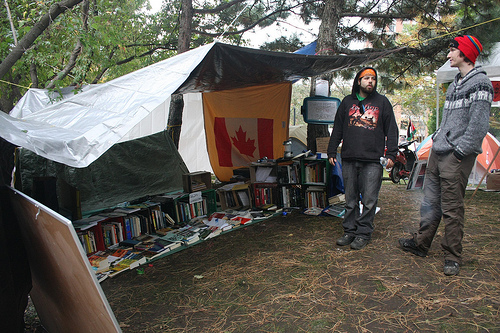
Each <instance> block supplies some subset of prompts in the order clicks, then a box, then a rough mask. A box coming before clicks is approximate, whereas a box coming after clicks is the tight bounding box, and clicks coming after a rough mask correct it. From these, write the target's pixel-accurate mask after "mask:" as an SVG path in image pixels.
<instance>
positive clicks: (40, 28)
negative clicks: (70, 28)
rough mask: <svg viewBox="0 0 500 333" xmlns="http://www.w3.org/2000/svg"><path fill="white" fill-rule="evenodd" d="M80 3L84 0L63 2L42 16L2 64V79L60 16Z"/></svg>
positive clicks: (0, 67) (0, 70) (0, 75)
mask: <svg viewBox="0 0 500 333" xmlns="http://www.w3.org/2000/svg"><path fill="white" fill-rule="evenodd" d="M80 2H82V0H63V1H61V2H58V3H55V4H53V5H52V6H50V8H49V12H48V13H47V14H45V15H43V16H42V18H41V19H40V20H39V21H38V22H37V23H36V24H35V25H34V26H33V28H31V30H30V31H29V32H28V33H27V34H26V35H24V37H23V38H21V40H20V41H19V44H17V45H16V46H15V47H14V48H13V49H12V51H10V53H9V54H8V55H7V57H5V59H3V61H2V62H1V63H0V79H1V78H2V77H3V76H4V75H5V74H7V72H8V71H9V70H10V69H11V68H12V66H14V64H15V63H16V62H17V61H18V60H19V59H20V58H21V57H22V55H23V54H24V52H25V51H26V50H27V49H28V48H29V47H31V45H32V44H33V42H34V41H35V40H36V39H37V38H38V36H40V35H41V34H42V33H43V32H44V31H45V29H47V27H48V26H49V25H50V24H51V23H52V22H54V20H55V19H56V18H57V17H58V16H59V15H61V14H62V13H64V12H65V11H66V10H68V9H71V8H73V7H74V6H76V5H77V4H79V3H80Z"/></svg>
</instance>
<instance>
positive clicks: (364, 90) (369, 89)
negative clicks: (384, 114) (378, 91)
mask: <svg viewBox="0 0 500 333" xmlns="http://www.w3.org/2000/svg"><path fill="white" fill-rule="evenodd" d="M359 90H360V91H362V92H364V93H365V94H371V93H372V92H373V91H374V90H375V88H374V87H373V86H370V88H368V87H362V86H359Z"/></svg>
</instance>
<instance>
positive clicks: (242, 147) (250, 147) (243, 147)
mask: <svg viewBox="0 0 500 333" xmlns="http://www.w3.org/2000/svg"><path fill="white" fill-rule="evenodd" d="M246 133H247V132H245V131H243V130H242V129H241V126H240V129H239V130H238V131H236V138H235V137H231V140H232V141H233V145H234V146H235V147H236V148H237V149H238V150H239V152H240V153H241V154H244V155H247V156H250V157H253V152H254V151H255V149H256V147H255V140H250V139H247V134H246Z"/></svg>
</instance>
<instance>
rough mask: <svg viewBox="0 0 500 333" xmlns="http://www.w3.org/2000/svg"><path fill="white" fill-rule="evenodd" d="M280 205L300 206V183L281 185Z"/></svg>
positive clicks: (301, 200) (301, 202)
mask: <svg viewBox="0 0 500 333" xmlns="http://www.w3.org/2000/svg"><path fill="white" fill-rule="evenodd" d="M281 200H282V201H281V206H282V207H302V206H303V199H302V188H301V186H300V185H290V186H282V187H281Z"/></svg>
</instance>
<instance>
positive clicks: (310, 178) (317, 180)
mask: <svg viewBox="0 0 500 333" xmlns="http://www.w3.org/2000/svg"><path fill="white" fill-rule="evenodd" d="M326 179H327V178H326V167H325V164H324V163H322V162H321V161H318V162H313V163H309V164H307V165H305V168H304V182H305V183H307V184H326Z"/></svg>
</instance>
